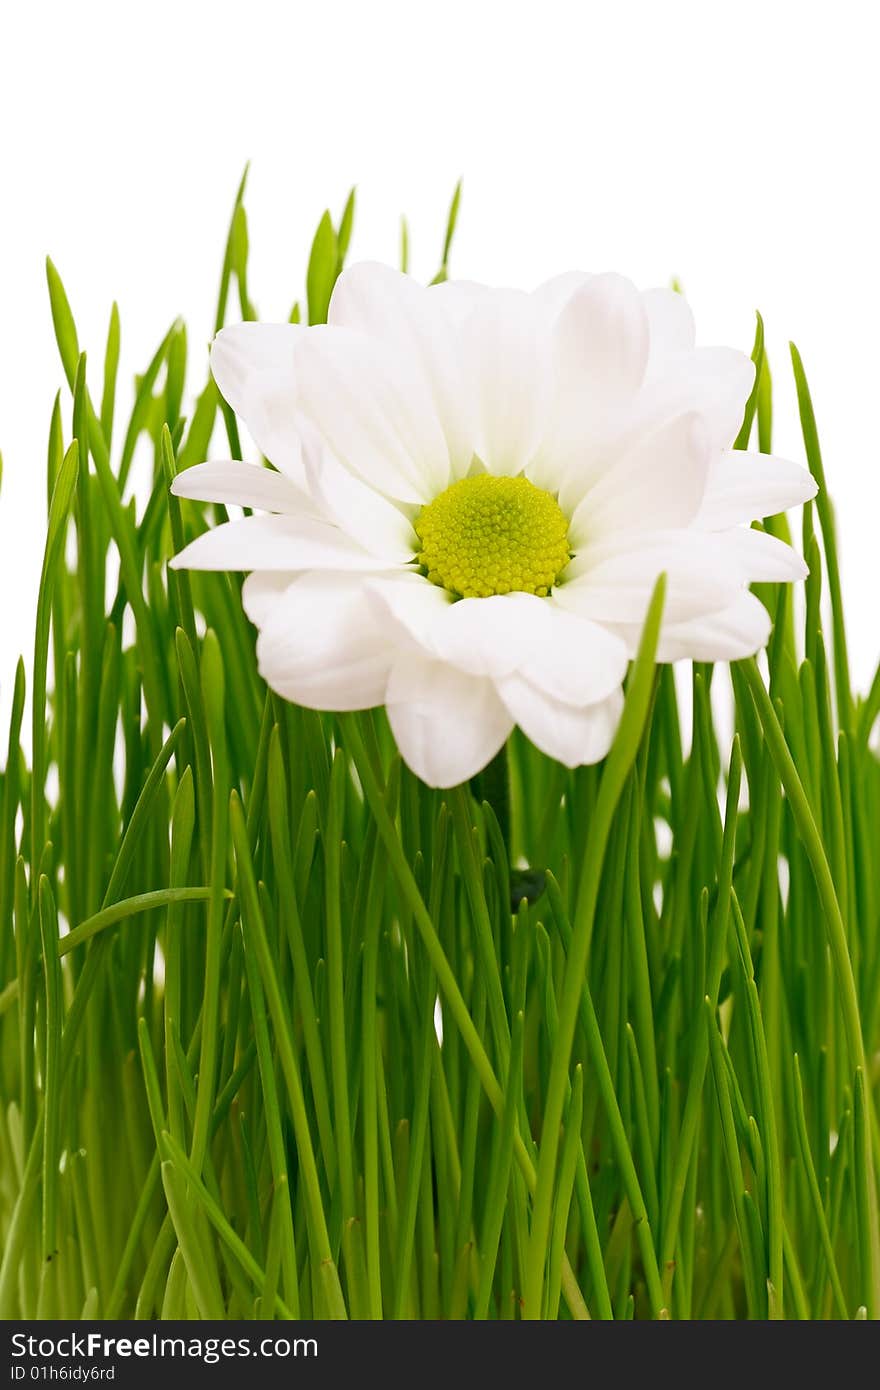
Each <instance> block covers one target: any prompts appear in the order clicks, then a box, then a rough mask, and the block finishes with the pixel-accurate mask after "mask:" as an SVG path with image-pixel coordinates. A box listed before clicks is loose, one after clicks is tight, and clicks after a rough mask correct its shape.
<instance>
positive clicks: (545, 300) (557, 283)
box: [532, 270, 594, 322]
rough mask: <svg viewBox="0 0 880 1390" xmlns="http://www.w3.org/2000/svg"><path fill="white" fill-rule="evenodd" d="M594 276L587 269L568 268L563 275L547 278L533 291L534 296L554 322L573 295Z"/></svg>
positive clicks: (549, 318)
mask: <svg viewBox="0 0 880 1390" xmlns="http://www.w3.org/2000/svg"><path fill="white" fill-rule="evenodd" d="M593 278H594V277H593V276H592V275H591V274H590V272H589V271H586V270H566V271H563V273H562V274H561V275H554V276H553V278H552V279H550V280H545V281H544V283H543V284H542V285H539V286H538V288H537V289H536V290H533V291H532V298H533V299H534V300H535V302H536V303H537V304H539V305H540V306H541V308H542V309H543V310H544V312H545V313H546V314H547V316H548V320H549V321H550V322H553V321H554V320H555V319H556V318H558V316H559V313H560V311H561V310H562V309H563V308H564V307H565V305H566V304H567V303H568V301H569V300H570V299H571V297H572V295H574V294H576V293H577V291H578V290H580V289H582V288H583V287H584V285H585V284H586V283H587V281H588V280H592V279H593Z"/></svg>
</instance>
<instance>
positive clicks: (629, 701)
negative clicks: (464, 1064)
mask: <svg viewBox="0 0 880 1390" xmlns="http://www.w3.org/2000/svg"><path fill="white" fill-rule="evenodd" d="M664 594H665V578H664V577H663V576H661V577H660V578H659V579H658V581H657V584H656V586H655V589H654V594H653V597H652V599H651V603H650V605H649V608H648V612H647V615H646V617H645V623H644V627H643V630H642V637H641V641H640V642H639V650H638V655H637V656H636V660H635V663H634V665H633V669H632V675H631V677H630V682H629V687H628V689H627V695H626V701H625V704H624V709H623V714H622V715H621V720H620V725H619V727H618V730H617V734H616V736H615V739H614V742H613V744H612V746H611V752H610V753H609V755H608V759H607V761H606V763H605V768H604V772H603V774H602V780H601V783H600V787H599V797H598V800H597V803H596V808H595V812H594V815H593V822H592V825H591V827H590V835H589V838H588V841H587V849H586V854H585V856H584V862H583V865H582V868H581V875H580V884H579V886H578V893H577V898H576V906H575V914H574V921H573V923H572V935H571V944H570V947H569V949H568V953H567V957H566V967H565V979H564V981H563V986H562V996H561V999H560V1003H559V1024H558V1029H557V1034H556V1041H555V1044H554V1047H553V1054H552V1057H551V1060H550V1070H549V1077H548V1081H547V1094H546V1100H545V1106H544V1119H543V1124H542V1131H541V1132H542V1140H541V1146H540V1150H539V1154H538V1171H537V1188H536V1192H535V1200H534V1205H533V1213H532V1229H531V1234H530V1237H529V1255H528V1261H527V1267H526V1283H525V1288H524V1299H523V1302H524V1309H523V1316H524V1317H527V1318H533V1319H534V1318H540V1316H541V1302H542V1292H543V1269H544V1259H545V1252H546V1250H547V1247H548V1242H549V1237H550V1223H551V1219H552V1211H553V1189H554V1183H555V1180H556V1161H557V1156H558V1152H559V1138H560V1132H561V1125H562V1112H563V1108H564V1105H565V1097H566V1092H567V1088H568V1074H569V1064H570V1061H571V1049H572V1045H573V1043H574V1034H575V1028H576V1026H577V1020H578V1013H579V1010H580V1008H581V1000H582V998H583V997H584V994H585V991H584V982H585V981H586V978H587V964H588V961H589V955H590V939H591V936H592V930H593V920H594V916H595V911H596V902H597V899H598V894H599V879H600V875H601V870H602V865H603V862H604V859H605V849H606V846H607V843H608V837H609V834H610V831H611V824H612V819H613V816H614V811H615V809H616V807H617V803H618V801H619V799H620V795H621V792H622V791H623V787H624V783H625V781H626V778H627V776H628V774H629V772H630V769H631V768H632V765H633V763H634V761H635V757H636V753H637V752H638V749H639V745H640V743H641V740H642V734H643V732H644V726H645V720H646V718H647V715H648V710H649V707H650V703H651V697H652V693H653V689H654V658H655V653H656V651H657V641H658V638H659V635H660V622H661V617H662V612H663V599H664ZM643 1205H644V1204H643ZM639 1215H641V1213H639ZM645 1215H646V1214H645ZM633 1216H634V1218H635V1217H637V1213H636V1212H635V1210H634V1211H633ZM645 1224H646V1226H647V1220H646V1221H645ZM647 1272H648V1271H646V1274H647ZM651 1294H652V1303H653V1305H654V1314H655V1316H658V1315H659V1313H660V1310H661V1306H662V1297H661V1295H660V1289H659V1277H658V1278H657V1280H656V1287H653V1288H652V1290H651Z"/></svg>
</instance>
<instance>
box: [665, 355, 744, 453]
mask: <svg viewBox="0 0 880 1390" xmlns="http://www.w3.org/2000/svg"><path fill="white" fill-rule="evenodd" d="M754 380H755V365H754V363H753V362H752V360H751V358H750V357H747V356H746V355H745V353H743V352H737V351H736V349H735V348H725V347H704V348H695V349H694V350H693V352H682V353H673V354H670V355H669V356H668V357H665V358H664V359H662V361H661V362H660V363H658V367H657V370H656V372H654V373H653V374H652V376H651V378H650V379H649V380H647V381H646V382H645V386H644V388H643V390H642V392H641V395H640V399H639V402H638V412H639V416H640V418H641V419H642V420H643V421H644V422H645V423H648V422H650V421H654V422H659V421H660V420H668V419H671V418H672V417H673V416H675V415H681V414H683V413H684V412H685V411H690V410H695V411H697V413H698V414H700V415H701V416H702V417H703V420H704V421H705V423H706V427H707V429H708V431H709V435H710V439H711V443H712V447H713V448H717V449H727V448H729V447H730V445H731V444H732V443H733V441H734V439H735V438H736V435H737V431H738V430H739V427H740V425H741V424H742V418H743V412H744V411H745V406H746V401H747V400H748V398H749V393H750V391H751V389H752V385H753V383H754Z"/></svg>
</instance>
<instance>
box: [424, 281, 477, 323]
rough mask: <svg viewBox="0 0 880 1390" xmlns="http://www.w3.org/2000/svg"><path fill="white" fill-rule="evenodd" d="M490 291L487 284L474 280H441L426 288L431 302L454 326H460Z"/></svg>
mask: <svg viewBox="0 0 880 1390" xmlns="http://www.w3.org/2000/svg"><path fill="white" fill-rule="evenodd" d="M490 293H491V291H490V289H489V287H488V285H481V284H479V283H478V282H477V281H476V280H441V282H440V283H439V285H429V286H428V288H427V290H426V294H428V296H429V297H430V299H431V302H432V304H436V305H437V306H438V307H439V308H440V309H441V310H442V311H443V313H444V314H445V315H446V317H447V318H448V320H449V322H450V323H451V324H452V325H453V326H454V327H456V328H460V327H461V325H462V324H463V323H464V321H465V319H467V318H469V317H470V315H471V314H472V313H473V311H474V309H475V308H476V306H477V304H479V303H480V301H481V300H482V299H484V298H485V296H486V295H487V294H490Z"/></svg>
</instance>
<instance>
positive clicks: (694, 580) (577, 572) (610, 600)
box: [553, 530, 742, 624]
mask: <svg viewBox="0 0 880 1390" xmlns="http://www.w3.org/2000/svg"><path fill="white" fill-rule="evenodd" d="M565 573H566V581H565V583H561V584H557V585H556V587H555V588H554V590H553V598H554V601H555V602H556V603H558V604H559V605H560V606H561V607H563V608H568V609H570V610H571V611H573V612H575V613H579V614H580V615H581V617H585V618H592V619H594V621H596V622H600V623H603V624H605V623H641V622H642V620H643V619H644V616H645V612H646V610H647V607H648V603H649V602H650V599H651V594H652V593H653V590H654V585H655V584H656V582H657V580H658V578H659V577H660V575H661V574H665V575H666V581H667V582H666V598H665V604H664V613H665V615H666V617H667V619H668V620H670V621H672V622H678V621H683V620H684V619H686V618H692V617H695V616H697V615H699V614H701V613H707V612H712V611H713V610H714V609H719V608H724V607H726V606H727V604H728V603H731V602H732V601H733V599H734V598H735V596H736V593H737V590H738V589H739V588H740V587H741V585H742V564H741V562H740V561H739V559H738V558H737V556H736V554H735V553H734V552H733V551H729V552H726V551H725V550H724V549H723V547H720V546H719V545H718V543H717V538H716V537H714V536H709V535H705V534H703V533H701V532H699V531H693V530H690V531H655V532H650V531H646V532H642V533H639V532H628V533H625V534H624V535H622V536H621V537H620V538H619V539H618V540H617V541H613V542H612V541H606V542H601V543H600V544H597V545H593V546H588V547H587V549H586V550H585V551H584V553H583V554H582V555H578V556H577V557H576V558H575V559H574V560H573V561H572V562H571V564H570V565H569V566H568V569H567V570H566V572H565Z"/></svg>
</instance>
